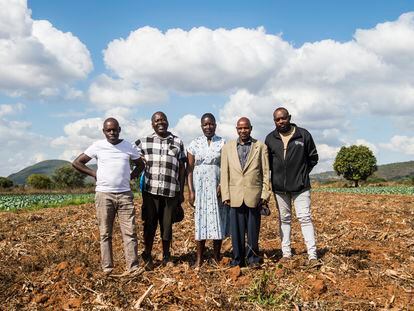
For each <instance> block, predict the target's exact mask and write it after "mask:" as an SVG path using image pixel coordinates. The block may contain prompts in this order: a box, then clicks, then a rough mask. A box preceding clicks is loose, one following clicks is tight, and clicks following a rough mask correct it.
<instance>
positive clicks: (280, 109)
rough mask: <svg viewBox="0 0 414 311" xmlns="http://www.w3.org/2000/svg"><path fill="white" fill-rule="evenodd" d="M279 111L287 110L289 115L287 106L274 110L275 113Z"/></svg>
mask: <svg viewBox="0 0 414 311" xmlns="http://www.w3.org/2000/svg"><path fill="white" fill-rule="evenodd" d="M278 111H284V112H286V114H287V115H289V111H288V110H287V109H286V108H285V107H279V108H276V110H275V112H273V114H275V113H276V112H278Z"/></svg>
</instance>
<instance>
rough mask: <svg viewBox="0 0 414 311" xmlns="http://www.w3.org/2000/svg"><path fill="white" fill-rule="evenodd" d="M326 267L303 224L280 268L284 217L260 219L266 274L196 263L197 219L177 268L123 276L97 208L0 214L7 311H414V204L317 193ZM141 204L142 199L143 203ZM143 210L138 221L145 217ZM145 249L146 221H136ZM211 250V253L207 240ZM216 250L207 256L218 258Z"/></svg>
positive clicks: (227, 249) (181, 233)
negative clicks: (109, 270)
mask: <svg viewBox="0 0 414 311" xmlns="http://www.w3.org/2000/svg"><path fill="white" fill-rule="evenodd" d="M312 202H313V206H312V209H313V219H314V223H315V226H316V232H317V240H318V243H317V244H318V248H319V255H320V258H321V259H320V262H319V263H317V264H314V265H311V266H310V265H308V264H307V260H306V252H305V246H304V243H303V241H302V236H301V234H300V227H299V225H298V222H297V220H296V219H294V220H293V223H294V225H293V230H292V233H293V234H292V241H293V248H294V252H295V256H294V257H293V259H292V260H290V261H288V262H285V263H280V262H279V259H280V257H281V251H280V242H279V237H278V222H277V210H276V208H275V205H274V203H273V205H272V206H271V210H272V215H271V216H269V217H263V218H262V228H261V238H260V246H261V249H262V251H263V254H262V255H263V260H264V263H263V265H262V269H260V270H250V269H247V268H242V269H238V268H233V269H230V268H229V267H228V264H229V261H230V257H231V243H230V240H229V239H227V240H225V241H224V243H223V251H224V258H223V260H222V261H221V262H220V263H219V264H216V263H214V262H213V261H208V260H207V261H206V262H205V263H204V265H203V266H202V267H201V268H200V269H199V270H194V269H192V268H191V265H192V264H193V262H194V260H195V243H194V241H193V236H194V233H193V230H194V226H193V221H192V217H193V212H192V209H191V207H189V206H188V205H186V206H185V209H186V216H185V219H184V220H183V221H182V222H181V223H179V224H175V225H174V240H173V243H172V244H173V245H172V252H173V259H174V266H173V267H168V266H167V267H163V266H162V265H161V258H160V257H161V248H160V241H159V240H156V242H155V249H154V254H155V268H154V270H152V271H147V270H145V269H144V268H142V269H140V270H139V271H138V272H137V273H134V274H133V275H124V274H123V272H124V270H123V265H124V261H123V250H122V241H121V239H120V235H119V226H118V224H116V227H115V236H114V255H115V258H114V259H115V264H116V268H115V271H114V275H113V276H105V275H104V274H103V273H102V272H101V271H100V264H99V234H98V231H97V226H96V221H95V210H94V206H93V204H86V205H83V206H68V207H65V208H56V209H44V210H38V211H34V212H33V211H32V212H24V211H23V212H16V213H10V212H3V213H1V214H0V309H2V310H79V309H82V310H222V309H227V310H377V309H384V310H386V309H390V310H414V197H413V196H398V195H358V194H336V193H314V194H313V201H312ZM136 204H137V206H140V202H139V201H137V202H136ZM139 212H140V209H139V208H137V214H138V217H137V219H140V217H139V214H140V213H139ZM138 233H139V238H140V241H139V248H140V249H141V250H142V236H141V235H142V234H141V233H142V223H141V222H139V232H138ZM207 245H208V246H209V247H210V248H211V245H210V243H207ZM211 255H212V253H211V249H210V250H208V251H207V254H206V257H211Z"/></svg>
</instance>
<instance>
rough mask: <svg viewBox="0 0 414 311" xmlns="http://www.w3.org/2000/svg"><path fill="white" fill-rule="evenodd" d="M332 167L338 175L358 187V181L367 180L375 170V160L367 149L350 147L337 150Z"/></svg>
mask: <svg viewBox="0 0 414 311" xmlns="http://www.w3.org/2000/svg"><path fill="white" fill-rule="evenodd" d="M333 167H334V170H335V172H336V173H337V174H338V175H342V176H343V177H344V178H345V179H347V180H350V181H353V182H354V185H355V187H358V183H359V181H360V180H367V178H368V177H369V176H371V175H372V174H373V173H374V172H375V171H376V170H377V159H376V158H375V156H374V154H373V153H372V151H371V150H370V149H369V148H368V147H366V146H362V145H360V146H357V145H352V146H350V147H342V148H341V149H340V150H339V152H338V154H337V155H336V158H335V162H334V166H333Z"/></svg>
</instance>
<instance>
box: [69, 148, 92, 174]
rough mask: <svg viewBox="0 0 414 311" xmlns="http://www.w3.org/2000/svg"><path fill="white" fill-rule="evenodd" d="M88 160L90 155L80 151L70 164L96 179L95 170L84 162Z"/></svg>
mask: <svg viewBox="0 0 414 311" xmlns="http://www.w3.org/2000/svg"><path fill="white" fill-rule="evenodd" d="M90 160H91V158H90V157H88V156H87V155H86V154H84V153H81V154H80V155H79V156H78V157H77V158H76V159H75V160H73V162H72V166H73V167H74V168H75V169H77V170H78V171H79V172H81V173H83V174H86V175H89V176H92V177H93V178H95V179H96V172H95V171H94V170H93V169H91V168H89V167H87V166H86V163H88V162H89V161H90Z"/></svg>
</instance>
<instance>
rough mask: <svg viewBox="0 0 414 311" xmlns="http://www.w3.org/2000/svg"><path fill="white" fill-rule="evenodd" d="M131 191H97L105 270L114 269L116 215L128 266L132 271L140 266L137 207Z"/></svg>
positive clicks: (102, 261)
mask: <svg viewBox="0 0 414 311" xmlns="http://www.w3.org/2000/svg"><path fill="white" fill-rule="evenodd" d="M133 198H134V196H133V194H132V192H131V191H128V192H121V193H108V192H96V194H95V206H96V216H97V219H98V226H99V233H100V243H101V263H102V269H103V270H104V271H105V272H110V271H112V269H113V267H114V264H113V254H112V231H113V226H114V221H115V216H116V215H118V220H119V226H120V229H121V235H122V241H123V243H124V253H125V261H126V268H127V270H128V271H132V270H135V269H137V268H138V255H137V252H138V249H137V246H138V241H137V234H136V227H135V208H134V203H133Z"/></svg>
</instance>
